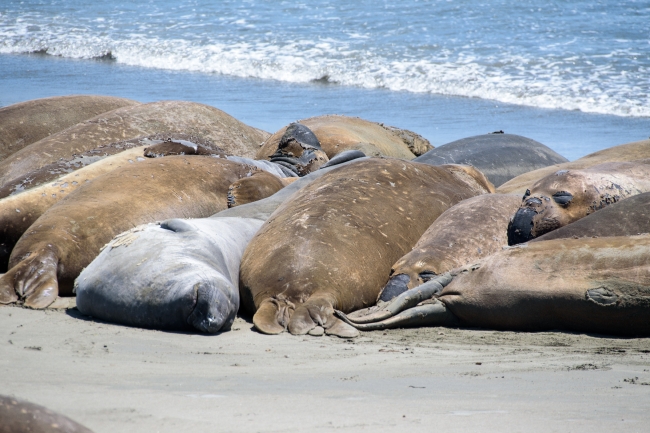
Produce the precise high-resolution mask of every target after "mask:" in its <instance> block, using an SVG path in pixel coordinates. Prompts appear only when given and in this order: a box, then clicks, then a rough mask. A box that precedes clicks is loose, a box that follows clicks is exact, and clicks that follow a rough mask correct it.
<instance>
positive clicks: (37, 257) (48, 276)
mask: <svg viewBox="0 0 650 433" xmlns="http://www.w3.org/2000/svg"><path fill="white" fill-rule="evenodd" d="M58 262H59V260H58V257H57V254H56V252H55V251H54V250H53V249H52V248H49V246H48V247H45V248H42V249H40V250H38V251H36V252H34V253H31V254H30V255H29V256H28V257H26V258H25V259H23V261H21V262H20V263H18V264H17V265H16V266H14V267H13V268H11V269H10V270H9V271H8V272H7V273H6V274H4V275H2V276H1V277H0V303H2V304H11V303H15V302H19V301H20V300H23V305H24V306H25V307H28V308H34V309H41V308H47V307H48V306H49V305H51V304H52V303H53V302H54V301H56V299H57V296H58V294H59V283H58V280H57V267H58Z"/></svg>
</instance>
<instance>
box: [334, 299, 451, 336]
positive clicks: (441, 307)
mask: <svg viewBox="0 0 650 433" xmlns="http://www.w3.org/2000/svg"><path fill="white" fill-rule="evenodd" d="M336 315H337V316H339V317H340V318H341V319H342V320H343V321H344V322H345V323H347V324H348V325H350V326H354V327H355V328H356V329H359V330H361V331H375V330H380V329H391V328H406V327H414V326H457V325H458V319H457V318H456V316H455V315H454V313H452V312H451V311H449V310H448V309H447V307H446V306H445V304H444V303H442V302H440V301H439V300H437V299H432V300H427V301H424V302H422V303H421V304H419V305H417V306H415V307H412V308H409V309H407V310H405V311H402V312H401V313H399V314H396V315H395V316H392V317H390V318H388V319H386V320H381V321H378V322H374V323H366V324H360V323H354V322H352V321H350V320H349V319H348V318H347V317H346V315H345V314H344V313H342V312H341V311H338V310H337V311H336Z"/></svg>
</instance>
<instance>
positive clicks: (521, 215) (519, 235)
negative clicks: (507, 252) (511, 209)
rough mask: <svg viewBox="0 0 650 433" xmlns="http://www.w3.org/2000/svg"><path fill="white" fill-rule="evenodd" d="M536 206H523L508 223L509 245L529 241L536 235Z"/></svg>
mask: <svg viewBox="0 0 650 433" xmlns="http://www.w3.org/2000/svg"><path fill="white" fill-rule="evenodd" d="M537 200H539V199H537ZM540 205H541V201H540ZM536 207H537V206H534V207H533V206H531V207H521V208H519V210H518V211H517V213H515V215H514V216H513V217H512V219H511V220H510V224H508V245H516V244H520V243H522V242H528V241H529V240H531V239H532V238H533V237H534V236H533V233H532V232H533V224H534V222H533V218H535V215H537V210H536Z"/></svg>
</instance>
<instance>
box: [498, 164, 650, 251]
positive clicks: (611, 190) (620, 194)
mask: <svg viewBox="0 0 650 433" xmlns="http://www.w3.org/2000/svg"><path fill="white" fill-rule="evenodd" d="M647 191H650V165H648V164H642V163H634V162H610V163H605V164H600V165H597V166H594V167H591V168H588V169H585V170H561V171H558V172H555V173H553V174H551V175H549V176H547V177H545V178H543V179H540V180H539V181H538V182H536V183H535V184H534V185H533V186H532V187H531V188H530V190H529V191H527V192H526V194H525V195H524V198H523V202H522V204H521V206H520V208H519V210H518V211H517V212H516V213H515V215H514V216H513V217H512V221H511V223H510V225H509V226H508V244H509V245H515V244H518V243H521V242H527V241H529V240H531V239H534V238H536V237H538V236H541V235H543V234H545V233H548V232H550V231H552V230H555V229H558V228H560V227H564V226H566V225H568V224H570V223H572V222H574V221H577V220H579V219H580V218H583V217H585V216H587V215H589V214H592V213H593V212H596V211H598V210H599V209H602V208H604V207H606V206H609V205H611V204H613V203H616V202H618V201H619V200H622V199H624V198H626V197H630V196H633V195H636V194H641V193H643V192H647Z"/></svg>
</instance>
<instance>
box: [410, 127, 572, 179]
mask: <svg viewBox="0 0 650 433" xmlns="http://www.w3.org/2000/svg"><path fill="white" fill-rule="evenodd" d="M415 161H416V162H422V163H424V164H431V165H441V164H466V165H472V166H474V167H476V168H478V169H479V170H480V171H481V172H482V173H483V174H484V175H485V176H486V177H487V178H488V179H489V180H490V182H492V183H493V184H494V186H497V187H498V186H499V185H501V184H503V183H505V182H507V181H508V180H510V179H512V178H514V177H516V176H518V175H520V174H523V173H527V172H529V171H532V170H536V169H539V168H542V167H547V166H550V165H553V164H561V163H565V162H568V160H567V159H566V158H565V157H563V156H562V155H560V154H558V153H557V152H555V151H554V150H552V149H550V148H549V147H547V146H545V145H543V144H542V143H539V142H537V141H535V140H531V139H530V138H526V137H522V136H521V135H515V134H502V133H501V134H484V135H477V136H474V137H468V138H463V139H461V140H456V141H452V142H451V143H447V144H443V145H442V146H438V147H436V148H435V149H432V150H430V151H428V152H427V153H425V154H424V155H421V156H418V157H417V158H416V159H415Z"/></svg>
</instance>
